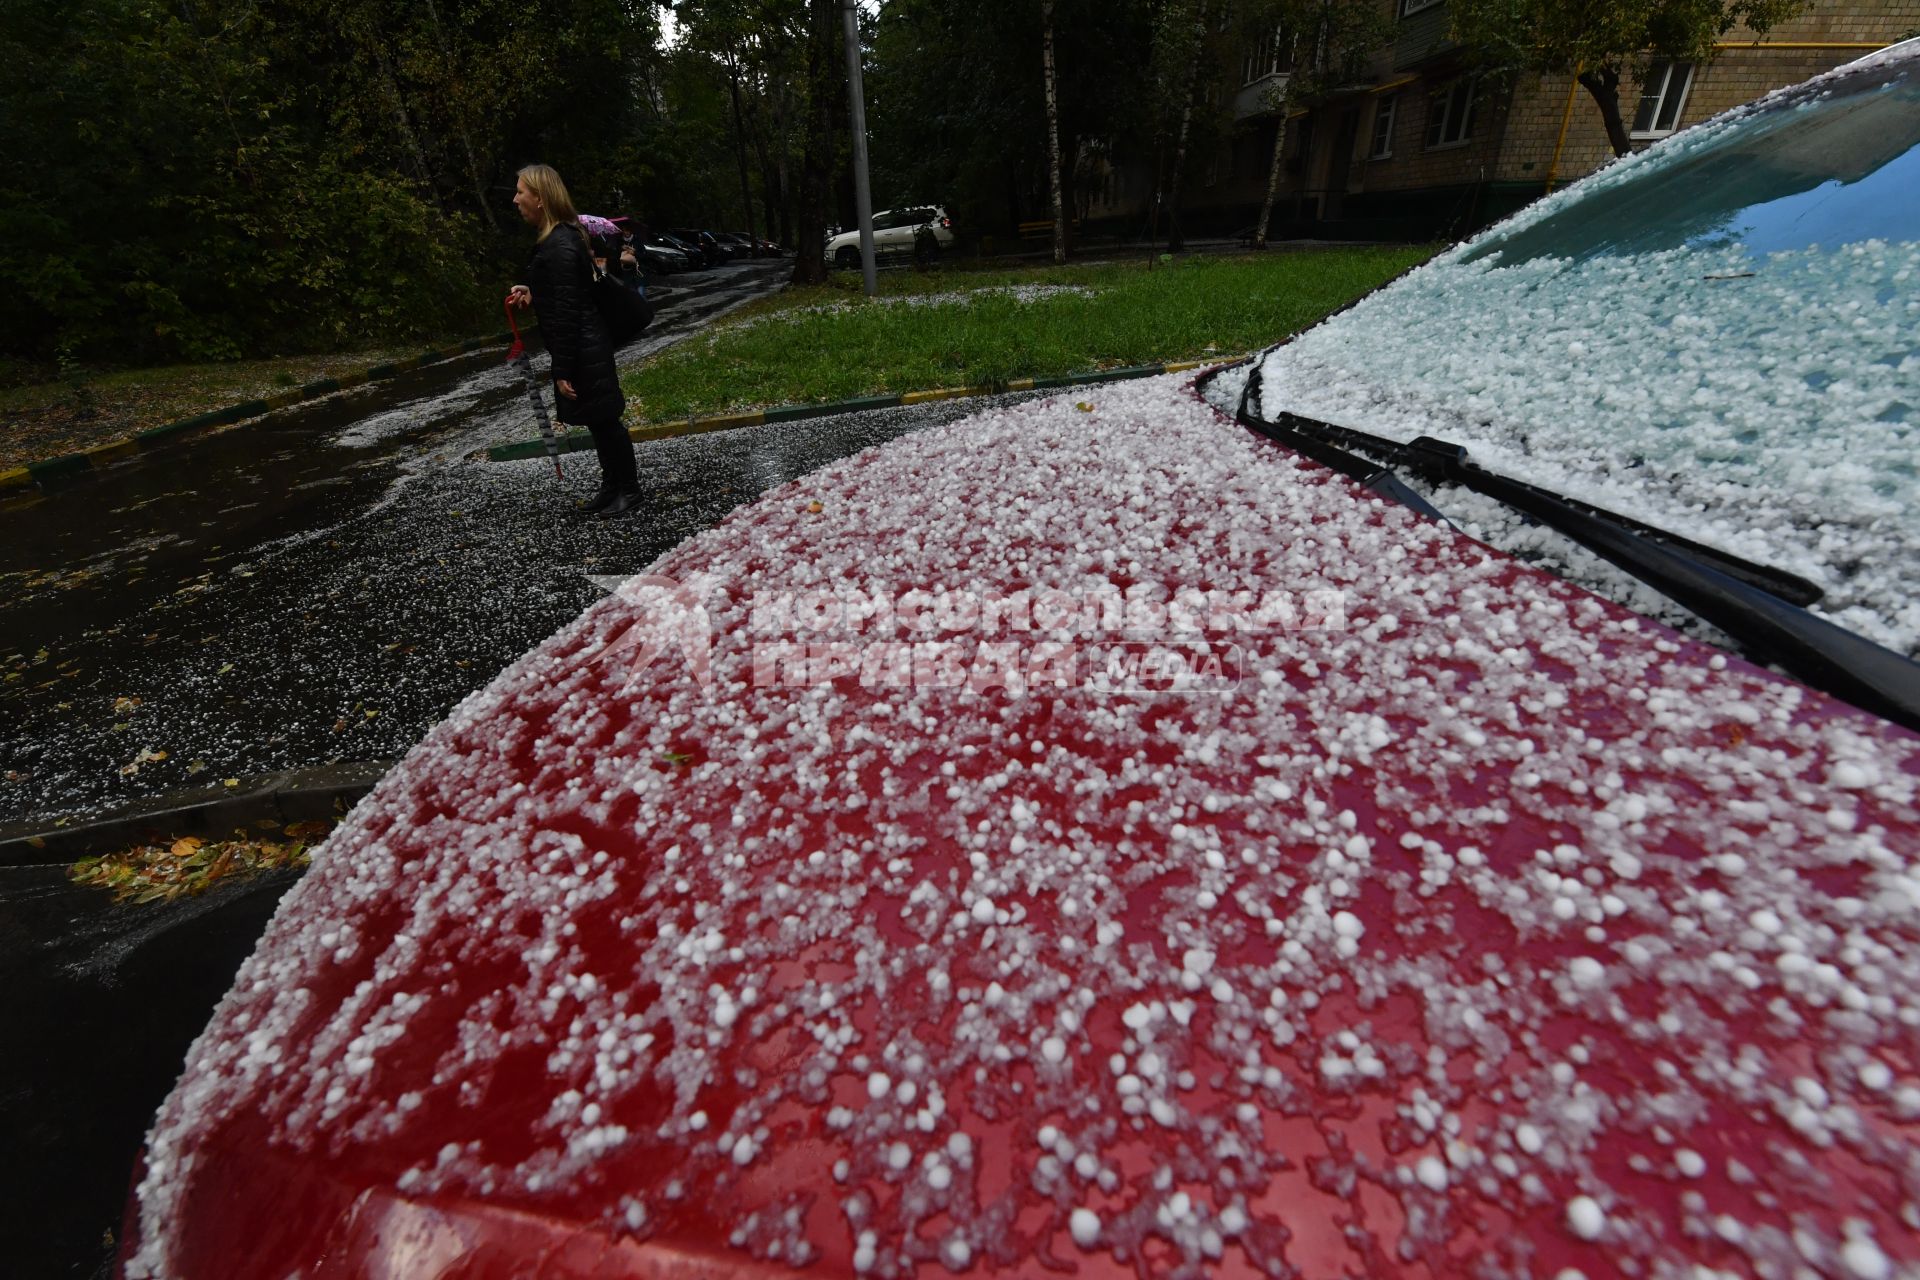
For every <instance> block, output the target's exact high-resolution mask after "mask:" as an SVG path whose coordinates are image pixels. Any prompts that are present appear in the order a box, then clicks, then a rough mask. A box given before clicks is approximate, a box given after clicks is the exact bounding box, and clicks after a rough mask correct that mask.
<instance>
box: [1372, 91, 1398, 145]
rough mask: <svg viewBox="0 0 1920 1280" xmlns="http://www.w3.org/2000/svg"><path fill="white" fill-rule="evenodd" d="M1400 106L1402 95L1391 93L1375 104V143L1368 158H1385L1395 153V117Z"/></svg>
mask: <svg viewBox="0 0 1920 1280" xmlns="http://www.w3.org/2000/svg"><path fill="white" fill-rule="evenodd" d="M1399 108H1400V95H1399V94H1397V93H1390V94H1388V95H1387V96H1386V97H1384V98H1382V99H1380V100H1379V101H1378V102H1376V103H1375V104H1374V106H1373V145H1372V146H1371V147H1368V148H1367V159H1369V160H1385V159H1387V158H1389V157H1390V156H1392V155H1393V118H1394V116H1395V115H1396V114H1397V113H1398V111H1399Z"/></svg>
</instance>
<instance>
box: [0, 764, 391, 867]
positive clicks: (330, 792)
mask: <svg viewBox="0 0 1920 1280" xmlns="http://www.w3.org/2000/svg"><path fill="white" fill-rule="evenodd" d="M395 763H396V762H395V761H392V760H372V761H365V762H356V763H345V762H343V763H340V764H332V765H319V766H315V767H313V768H308V769H290V770H286V771H284V772H281V773H271V774H266V775H263V776H259V777H253V778H247V779H244V780H242V781H241V783H240V785H239V786H238V787H236V788H234V789H232V790H221V789H218V788H205V787H202V788H198V789H194V790H185V791H177V792H170V793H168V794H166V795H161V796H154V797H150V798H148V799H146V800H142V801H137V802H135V803H133V804H130V805H126V806H123V807H122V808H121V809H119V810H118V811H115V812H109V813H104V814H100V815H97V816H94V817H90V818H88V819H86V820H85V821H83V822H80V823H76V824H74V825H71V826H64V827H56V826H52V825H49V824H48V822H47V821H46V820H41V821H40V822H38V823H19V822H15V823H8V824H6V825H5V826H3V827H0V867H26V866H51V865H56V864H64V863H70V862H73V861H75V860H77V859H79V858H83V857H87V856H90V855H92V854H96V853H101V852H109V851H111V850H112V849H113V848H114V847H117V846H121V845H127V844H133V843H136V842H138V841H139V840H141V839H143V838H146V837H148V836H150V835H155V834H161V835H174V836H179V835H195V834H203V833H204V834H224V833H225V832H226V831H228V830H230V829H231V828H232V827H235V826H252V825H256V824H257V823H258V822H259V820H260V819H263V818H266V819H271V820H273V821H275V822H279V823H282V824H285V823H289V822H298V821H302V820H305V819H310V818H323V817H329V816H331V815H332V814H333V812H334V807H335V804H336V802H338V803H339V804H340V805H342V806H344V807H347V808H351V807H352V806H353V804H354V803H355V802H357V801H358V800H359V799H360V798H361V797H362V796H364V795H366V794H367V793H368V792H369V791H371V790H373V787H374V784H375V783H377V782H379V781H380V779H381V778H382V777H384V776H385V775H386V773H387V772H388V770H390V769H392V768H393V766H394V764H395Z"/></svg>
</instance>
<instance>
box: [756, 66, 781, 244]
mask: <svg viewBox="0 0 1920 1280" xmlns="http://www.w3.org/2000/svg"><path fill="white" fill-rule="evenodd" d="M752 118H753V123H754V127H753V128H752V129H750V130H748V133H749V135H750V136H751V137H752V139H753V152H754V156H755V158H756V159H758V160H759V162H760V217H761V225H762V226H764V227H765V228H766V232H767V239H769V240H771V239H773V218H774V213H773V207H774V199H775V197H776V196H777V195H778V194H779V186H778V185H777V183H776V182H775V180H774V174H773V156H772V155H771V154H770V153H769V152H768V149H767V115H766V102H765V101H764V100H763V99H762V100H756V101H754V103H753V117H752Z"/></svg>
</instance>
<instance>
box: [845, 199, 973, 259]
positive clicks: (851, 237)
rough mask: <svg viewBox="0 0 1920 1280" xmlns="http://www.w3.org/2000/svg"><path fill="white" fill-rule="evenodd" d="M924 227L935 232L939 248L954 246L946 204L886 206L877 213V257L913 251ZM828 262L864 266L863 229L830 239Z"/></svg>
mask: <svg viewBox="0 0 1920 1280" xmlns="http://www.w3.org/2000/svg"><path fill="white" fill-rule="evenodd" d="M922 227H925V228H927V229H928V230H929V231H931V232H932V233H933V240H934V243H935V244H936V245H938V246H939V250H940V252H942V253H945V252H946V251H947V250H948V249H950V248H952V247H953V219H952V218H949V217H948V216H947V210H946V207H945V206H943V205H937V204H923V205H914V206H912V207H911V208H906V209H882V210H881V211H880V212H878V213H876V214H874V215H873V252H874V256H875V257H885V256H887V255H888V254H905V253H912V252H913V244H914V237H915V236H916V235H917V234H918V233H919V231H920V229H921V228H922ZM827 261H828V262H831V263H832V264H833V265H834V266H836V267H839V268H841V269H842V270H853V269H855V268H857V267H858V266H859V265H860V229H859V228H858V227H855V228H854V229H853V230H851V231H842V232H841V233H840V234H839V235H837V236H834V237H833V238H832V239H830V240H828V241H827Z"/></svg>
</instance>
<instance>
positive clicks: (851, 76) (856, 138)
mask: <svg viewBox="0 0 1920 1280" xmlns="http://www.w3.org/2000/svg"><path fill="white" fill-rule="evenodd" d="M859 3H860V0H841V4H840V16H841V18H842V19H844V20H845V23H846V28H847V101H848V103H849V104H850V109H851V111H852V114H853V208H854V213H855V215H856V216H858V217H859V219H860V270H861V272H862V273H863V274H864V275H865V276H866V282H867V296H868V297H869V298H871V297H872V296H873V295H874V294H876V293H878V292H879V291H880V282H879V281H878V280H877V279H876V278H875V276H874V267H873V192H872V190H871V189H870V188H869V187H868V186H867V100H866V91H865V90H863V89H862V88H861V87H860V11H859V9H858V8H857V7H856V6H857V5H858V4H859Z"/></svg>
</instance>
